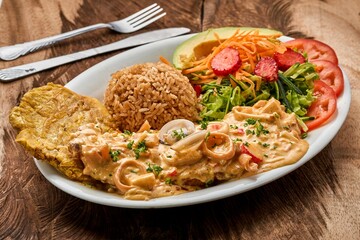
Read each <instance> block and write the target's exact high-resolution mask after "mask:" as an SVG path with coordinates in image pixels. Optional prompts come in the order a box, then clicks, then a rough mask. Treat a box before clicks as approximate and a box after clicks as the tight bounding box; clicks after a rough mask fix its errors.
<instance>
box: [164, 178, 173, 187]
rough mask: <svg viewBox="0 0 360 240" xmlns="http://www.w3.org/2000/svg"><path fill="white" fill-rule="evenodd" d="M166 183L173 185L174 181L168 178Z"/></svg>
mask: <svg viewBox="0 0 360 240" xmlns="http://www.w3.org/2000/svg"><path fill="white" fill-rule="evenodd" d="M165 183H166V184H168V185H172V184H173V181H172V180H171V178H166V179H165Z"/></svg>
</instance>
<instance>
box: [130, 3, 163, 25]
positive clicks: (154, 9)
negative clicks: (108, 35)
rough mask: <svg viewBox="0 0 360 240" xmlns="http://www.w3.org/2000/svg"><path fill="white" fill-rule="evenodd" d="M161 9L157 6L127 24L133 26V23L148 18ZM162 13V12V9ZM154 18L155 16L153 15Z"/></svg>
mask: <svg viewBox="0 0 360 240" xmlns="http://www.w3.org/2000/svg"><path fill="white" fill-rule="evenodd" d="M159 8H160V6H156V7H155V8H153V9H150V10H149V11H147V12H144V13H143V14H141V15H139V16H137V17H135V18H132V19H129V20H128V21H127V22H128V23H130V24H133V23H135V22H137V21H139V20H140V19H142V18H144V17H146V16H147V15H149V14H151V13H153V12H154V11H156V10H158V9H159ZM160 11H162V8H161V9H160ZM152 16H154V15H152Z"/></svg>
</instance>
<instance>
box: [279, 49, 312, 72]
mask: <svg viewBox="0 0 360 240" xmlns="http://www.w3.org/2000/svg"><path fill="white" fill-rule="evenodd" d="M274 59H275V61H276V63H277V65H278V68H279V69H280V70H281V71H286V70H288V69H289V68H290V67H291V66H292V65H294V64H295V63H304V62H305V58H304V56H303V55H301V54H300V53H298V52H295V51H294V50H292V49H291V48H287V49H286V51H285V52H284V53H278V52H276V53H274Z"/></svg>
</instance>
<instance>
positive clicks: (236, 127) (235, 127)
mask: <svg viewBox="0 0 360 240" xmlns="http://www.w3.org/2000/svg"><path fill="white" fill-rule="evenodd" d="M230 128H231V129H238V128H239V127H238V126H236V125H233V124H231V125H230Z"/></svg>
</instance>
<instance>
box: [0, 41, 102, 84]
mask: <svg viewBox="0 0 360 240" xmlns="http://www.w3.org/2000/svg"><path fill="white" fill-rule="evenodd" d="M97 54H100V53H99V52H98V51H96V48H93V49H89V50H84V51H81V52H76V53H72V54H68V55H64V56H60V57H55V58H50V59H47V60H42V61H38V62H34V63H29V64H24V65H20V66H16V67H11V68H6V69H1V70H0V80H1V81H12V80H15V79H18V78H21V77H25V76H28V75H31V74H34V73H37V72H40V71H43V70H46V69H49V68H53V67H57V66H60V65H63V64H66V63H70V62H75V61H78V60H81V59H84V58H88V57H91V56H95V55H97Z"/></svg>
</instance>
